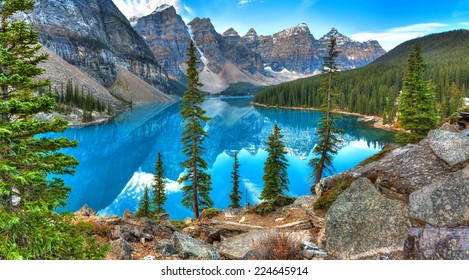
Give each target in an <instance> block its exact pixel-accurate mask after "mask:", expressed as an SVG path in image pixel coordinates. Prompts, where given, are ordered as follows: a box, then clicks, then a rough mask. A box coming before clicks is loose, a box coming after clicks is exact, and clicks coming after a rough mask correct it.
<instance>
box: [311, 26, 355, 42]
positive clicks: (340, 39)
mask: <svg viewBox="0 0 469 280" xmlns="http://www.w3.org/2000/svg"><path fill="white" fill-rule="evenodd" d="M331 37H335V38H336V39H337V43H338V44H343V43H347V42H351V41H352V39H350V38H349V37H347V36H345V35H344V34H342V33H340V32H339V31H338V30H337V29H336V28H335V27H332V29H331V31H329V32H328V33H327V34H326V35H324V36H323V37H321V39H319V40H321V41H329V40H330V39H331Z"/></svg>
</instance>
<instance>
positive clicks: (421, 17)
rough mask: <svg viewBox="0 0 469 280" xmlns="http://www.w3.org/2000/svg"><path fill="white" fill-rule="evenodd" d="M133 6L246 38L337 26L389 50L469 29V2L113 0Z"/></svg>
mask: <svg viewBox="0 0 469 280" xmlns="http://www.w3.org/2000/svg"><path fill="white" fill-rule="evenodd" d="M129 1H130V2H134V3H140V4H139V5H134V8H136V9H134V10H133V12H134V13H135V10H136V11H137V12H139V13H142V14H147V13H149V12H151V11H150V10H152V9H154V7H156V6H159V5H161V4H163V3H168V4H171V5H173V6H175V7H176V9H177V11H178V13H179V14H181V15H182V17H183V18H184V20H185V21H186V22H188V21H190V20H192V19H193V18H194V17H208V18H210V19H211V20H212V23H213V24H214V26H215V29H216V30H217V31H218V32H219V33H223V32H224V31H225V30H226V29H228V28H230V27H233V28H234V29H235V30H237V31H238V33H239V34H240V35H241V36H243V35H244V34H245V33H246V32H247V31H248V29H249V28H251V27H253V28H254V29H256V31H257V32H258V34H259V35H271V34H273V33H276V32H279V31H281V30H283V29H285V28H289V27H292V26H296V25H297V24H299V23H306V24H307V25H308V26H309V28H310V30H311V32H312V34H313V35H314V37H315V38H317V39H318V38H320V37H321V36H323V35H324V34H325V33H327V32H328V31H329V30H330V29H331V28H332V27H335V28H337V29H338V30H339V31H340V32H341V33H343V34H345V35H347V36H349V37H352V38H353V39H355V40H358V41H366V40H368V39H376V40H378V41H379V42H380V43H381V45H382V46H383V47H384V48H385V49H386V50H387V51H389V50H390V49H392V48H393V47H395V46H396V45H398V44H400V43H402V42H404V41H407V40H410V39H413V38H416V37H419V36H424V35H427V34H430V33H438V32H442V31H447V30H454V29H467V28H469V0H444V1H442V0H439V1H435V0H426V1H421V0H420V1H417V0H407V1H404V0H394V1H389V0H373V1H372V0H362V1H330V0H286V1H281V0H114V2H116V4H117V5H118V7H119V8H120V9H121V10H122V12H123V13H124V14H126V13H127V14H126V16H129V13H130V9H129V6H128V5H127V6H125V5H122V4H121V3H119V2H129ZM126 11H127V12H126Z"/></svg>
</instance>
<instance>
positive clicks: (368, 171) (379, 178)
mask: <svg viewBox="0 0 469 280" xmlns="http://www.w3.org/2000/svg"><path fill="white" fill-rule="evenodd" d="M352 171H353V172H354V173H357V174H361V176H362V177H366V178H369V179H370V180H371V181H372V182H373V183H374V184H375V185H376V186H377V187H378V188H379V190H380V191H381V192H382V193H384V194H386V195H387V196H389V197H392V198H395V199H398V200H402V201H404V202H407V200H408V196H409V194H411V193H412V192H415V191H417V190H420V189H421V188H423V187H426V186H428V185H429V184H431V183H432V182H435V181H436V180H438V179H440V178H442V177H445V176H447V175H448V174H449V173H451V171H452V170H451V167H450V166H448V164H446V163H445V162H444V161H443V160H441V159H440V158H439V157H437V156H436V155H435V153H434V152H433V150H432V149H431V148H430V145H429V142H428V141H426V140H423V141H422V142H420V143H419V144H418V145H407V146H405V147H401V148H397V149H395V150H392V151H391V152H389V153H388V154H386V155H385V156H384V158H383V159H381V160H380V161H377V162H373V163H370V164H368V165H366V166H363V167H358V168H355V169H353V170H352Z"/></svg>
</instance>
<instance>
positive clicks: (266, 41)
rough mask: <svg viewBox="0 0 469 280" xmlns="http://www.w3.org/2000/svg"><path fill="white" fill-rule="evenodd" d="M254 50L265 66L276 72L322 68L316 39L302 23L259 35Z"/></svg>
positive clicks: (309, 71)
mask: <svg viewBox="0 0 469 280" xmlns="http://www.w3.org/2000/svg"><path fill="white" fill-rule="evenodd" d="M256 50H257V52H259V54H260V55H261V57H262V59H263V60H264V63H265V65H266V67H270V68H271V69H272V70H273V71H276V72H280V71H282V70H283V69H287V70H289V71H296V72H300V73H313V72H314V71H315V70H318V69H322V65H321V61H320V59H319V57H318V52H317V48H316V40H315V39H314V37H313V35H311V32H310V31H309V28H308V26H307V25H306V24H304V23H302V24H299V25H298V26H295V27H293V28H289V29H286V30H283V31H281V32H278V33H275V34H274V35H272V36H260V38H259V46H258V47H257V49H256Z"/></svg>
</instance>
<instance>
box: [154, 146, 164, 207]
mask: <svg viewBox="0 0 469 280" xmlns="http://www.w3.org/2000/svg"><path fill="white" fill-rule="evenodd" d="M165 187H166V183H165V182H164V169H163V160H162V159H161V153H160V152H158V159H157V160H156V165H155V178H154V184H153V206H154V208H155V214H160V213H163V212H165V211H164V209H163V205H164V202H165V201H166V191H165Z"/></svg>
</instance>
